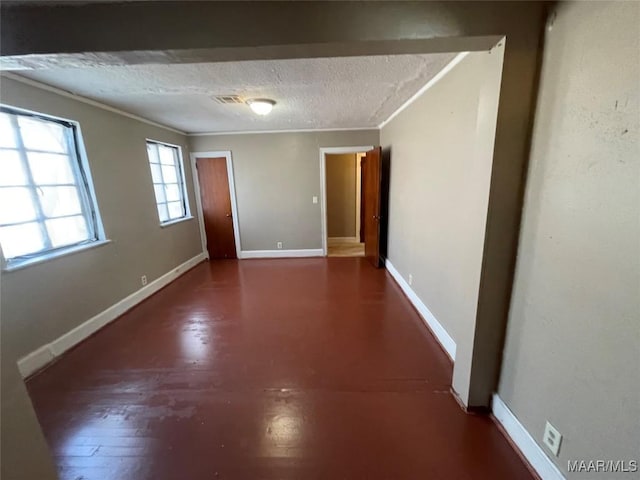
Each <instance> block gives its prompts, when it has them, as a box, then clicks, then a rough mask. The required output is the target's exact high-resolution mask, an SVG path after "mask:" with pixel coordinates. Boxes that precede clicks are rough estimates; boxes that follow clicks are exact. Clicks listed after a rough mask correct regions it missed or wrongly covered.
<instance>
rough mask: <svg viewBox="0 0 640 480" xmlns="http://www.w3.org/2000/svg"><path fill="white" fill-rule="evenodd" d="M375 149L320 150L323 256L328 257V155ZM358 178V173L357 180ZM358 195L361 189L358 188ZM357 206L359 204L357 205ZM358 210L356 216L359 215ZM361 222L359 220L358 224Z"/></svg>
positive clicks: (370, 146) (325, 148)
mask: <svg viewBox="0 0 640 480" xmlns="http://www.w3.org/2000/svg"><path fill="white" fill-rule="evenodd" d="M373 148H375V146H374V145H368V146H359V147H358V146H356V147H321V148H320V222H321V223H320V231H321V235H322V255H323V256H325V257H326V256H327V235H328V230H327V158H326V155H327V154H340V153H353V154H356V153H361V152H368V151H369V150H372V149H373ZM356 160H357V158H356ZM357 168H358V162H357V161H356V169H357ZM357 177H358V175H357V172H356V178H357ZM356 190H357V191H356V194H357V193H358V192H359V189H358V188H357V187H356ZM356 206H357V203H356ZM358 213H359V212H357V208H356V214H358ZM359 222H360V221H359V220H358V223H359ZM356 236H357V237H358V238H359V237H360V234H359V233H358V232H357V231H356Z"/></svg>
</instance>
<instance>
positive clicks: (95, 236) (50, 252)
mask: <svg viewBox="0 0 640 480" xmlns="http://www.w3.org/2000/svg"><path fill="white" fill-rule="evenodd" d="M0 111H2V112H5V113H8V114H12V115H22V116H25V117H32V118H36V119H40V120H44V121H47V122H53V123H57V124H61V125H64V126H65V127H67V128H70V131H71V134H70V135H69V137H68V138H67V140H68V141H69V151H70V157H71V163H72V165H71V168H72V170H73V175H74V178H75V181H76V184H77V189H78V196H79V198H80V205H81V212H82V216H83V217H84V218H85V220H86V221H87V224H88V226H89V229H90V238H89V239H87V240H83V241H80V242H77V243H73V244H70V245H65V246H62V247H52V246H51V244H50V239H49V234H48V232H47V231H46V227H44V221H45V216H44V214H43V213H42V211H41V210H40V209H41V207H40V202H39V201H37V202H34V207H35V208H36V211H37V218H36V219H35V220H33V222H37V223H38V224H39V225H40V228H41V229H44V233H43V235H44V239H45V245H46V246H47V247H48V248H45V249H44V250H40V251H38V252H33V253H30V254H24V255H20V256H17V257H12V258H6V257H5V255H4V252H2V246H1V245H0V263H1V266H2V270H4V271H13V270H19V269H22V268H24V267H28V266H30V265H34V264H38V263H41V262H45V261H48V260H52V259H54V258H57V257H61V256H65V255H69V254H71V253H75V252H78V251H82V250H87V249H90V248H94V247H98V246H101V245H104V244H106V243H109V242H110V241H109V240H107V239H106V236H105V232H104V227H103V225H102V218H101V216H100V210H99V208H98V202H97V200H96V195H95V191H94V187H93V180H92V178H91V171H90V169H89V162H88V160H87V154H86V150H85V148H84V141H83V138H82V132H81V129H80V124H79V123H78V122H76V121H74V120H69V119H66V118H61V117H55V116H53V115H47V114H44V113H40V112H34V111H31V110H26V109H23V108H19V107H14V106H12V105H6V104H0ZM13 118H15V117H13ZM13 127H14V135H15V136H16V140H17V144H16V146H17V149H16V150H17V151H18V154H19V156H20V159H21V162H22V163H23V164H25V162H27V164H28V161H27V158H26V151H27V149H26V148H25V146H24V144H23V140H22V136H21V135H20V134H19V133H18V132H16V131H15V128H16V125H15V124H14V125H13ZM23 166H24V165H23ZM26 167H27V168H26V170H25V171H26V172H27V174H28V177H29V180H30V181H29V183H28V185H27V187H29V188H30V189H31V190H34V191H35V190H36V188H37V187H36V184H35V182H33V179H32V178H31V173H30V169H29V167H28V165H26ZM30 222H32V221H30ZM18 223H22V222H18Z"/></svg>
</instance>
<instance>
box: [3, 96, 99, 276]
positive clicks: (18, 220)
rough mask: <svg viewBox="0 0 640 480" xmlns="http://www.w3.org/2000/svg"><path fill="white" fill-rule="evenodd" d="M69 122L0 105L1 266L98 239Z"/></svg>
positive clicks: (76, 137)
mask: <svg viewBox="0 0 640 480" xmlns="http://www.w3.org/2000/svg"><path fill="white" fill-rule="evenodd" d="M79 145H80V143H79V135H78V131H77V125H76V124H75V123H73V122H69V121H66V120H60V119H56V118H51V117H47V116H44V115H39V114H34V113H28V112H24V111H21V110H15V109H12V108H8V107H0V245H2V251H3V254H4V257H5V259H6V260H7V266H8V267H12V266H17V265H19V264H21V263H23V262H24V263H28V262H29V261H30V260H37V259H39V258H46V257H49V256H52V255H54V254H57V253H62V252H66V251H68V250H69V249H70V248H71V247H75V246H80V245H85V244H90V243H91V242H95V241H97V240H100V239H101V238H99V236H100V233H99V232H101V231H102V227H101V225H99V220H98V214H97V207H96V204H95V201H94V199H93V196H92V195H91V191H90V188H91V187H90V185H89V181H88V178H89V176H88V170H87V167H86V166H85V165H83V162H82V161H81V159H80V155H79Z"/></svg>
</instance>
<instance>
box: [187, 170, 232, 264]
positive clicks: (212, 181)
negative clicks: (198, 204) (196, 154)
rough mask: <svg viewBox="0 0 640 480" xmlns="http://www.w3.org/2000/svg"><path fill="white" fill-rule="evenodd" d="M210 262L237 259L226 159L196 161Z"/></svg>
mask: <svg viewBox="0 0 640 480" xmlns="http://www.w3.org/2000/svg"><path fill="white" fill-rule="evenodd" d="M196 168H197V170H198V182H199V183H200V198H201V200H202V215H203V217H204V229H205V232H206V234H207V250H208V251H209V258H236V241H235V237H234V234H233V218H232V216H231V215H232V214H231V194H230V193H229V177H228V174H227V159H226V158H198V159H197V161H196Z"/></svg>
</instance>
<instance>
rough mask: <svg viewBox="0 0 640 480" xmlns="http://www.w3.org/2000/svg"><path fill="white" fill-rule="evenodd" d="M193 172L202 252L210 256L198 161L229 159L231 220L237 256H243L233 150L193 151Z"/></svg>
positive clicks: (191, 154)
mask: <svg viewBox="0 0 640 480" xmlns="http://www.w3.org/2000/svg"><path fill="white" fill-rule="evenodd" d="M189 156H190V157H191V173H192V175H193V190H194V192H195V197H196V210H197V213H198V223H199V224H200V242H201V243H202V253H204V254H205V255H206V256H207V258H209V252H208V250H207V232H206V231H205V229H204V215H203V213H202V198H201V197H200V178H199V177H198V169H197V167H196V161H197V160H198V159H199V158H225V159H226V160H227V180H228V181H229V196H230V197H231V217H232V218H231V220H232V221H233V237H234V239H235V241H236V257H238V259H240V258H242V256H241V252H242V249H241V247H240V226H239V220H238V204H237V203H236V186H235V177H234V175H233V161H232V159H231V150H219V151H213V152H191V153H190V154H189Z"/></svg>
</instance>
